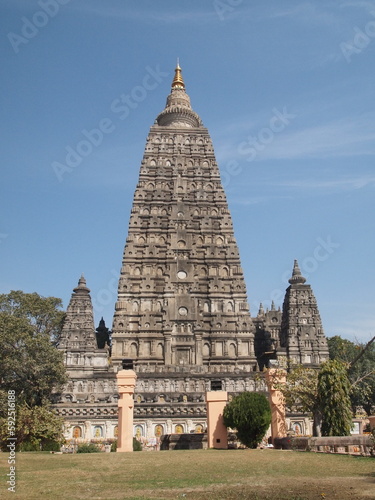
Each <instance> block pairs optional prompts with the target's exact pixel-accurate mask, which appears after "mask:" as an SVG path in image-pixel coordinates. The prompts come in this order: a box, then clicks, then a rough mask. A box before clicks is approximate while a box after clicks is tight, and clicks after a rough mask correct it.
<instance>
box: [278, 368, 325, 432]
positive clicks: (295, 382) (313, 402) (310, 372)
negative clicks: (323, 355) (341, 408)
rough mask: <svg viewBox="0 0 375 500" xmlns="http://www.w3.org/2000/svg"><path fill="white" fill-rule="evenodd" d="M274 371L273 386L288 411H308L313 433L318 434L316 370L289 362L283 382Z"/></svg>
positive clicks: (319, 414)
mask: <svg viewBox="0 0 375 500" xmlns="http://www.w3.org/2000/svg"><path fill="white" fill-rule="evenodd" d="M278 380H279V372H278V371H277V372H276V373H275V381H276V382H275V384H274V385H275V387H276V388H277V389H279V390H280V391H281V392H282V394H283V396H284V401H285V407H286V409H287V411H289V412H300V413H308V414H309V413H310V414H311V415H312V417H313V434H314V436H320V434H321V432H320V427H321V412H320V406H319V400H318V370H316V369H314V368H308V367H306V366H303V365H300V364H294V365H292V364H290V365H289V371H288V372H287V378H286V382H285V383H280V382H278Z"/></svg>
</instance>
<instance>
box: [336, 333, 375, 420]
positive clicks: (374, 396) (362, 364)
mask: <svg viewBox="0 0 375 500" xmlns="http://www.w3.org/2000/svg"><path fill="white" fill-rule="evenodd" d="M327 340H328V348H329V357H330V359H336V360H338V361H342V362H343V363H345V364H346V366H347V370H348V377H349V381H350V384H351V390H350V400H351V405H352V411H353V413H355V411H356V408H357V406H362V407H363V408H364V410H365V411H366V413H367V415H371V413H372V408H373V407H374V406H375V342H372V343H370V344H369V345H368V344H363V343H358V344H355V343H354V342H350V340H346V339H343V338H341V337H339V336H338V335H336V336H335V337H331V338H328V339H327ZM361 354H362V355H361ZM359 356H360V357H359Z"/></svg>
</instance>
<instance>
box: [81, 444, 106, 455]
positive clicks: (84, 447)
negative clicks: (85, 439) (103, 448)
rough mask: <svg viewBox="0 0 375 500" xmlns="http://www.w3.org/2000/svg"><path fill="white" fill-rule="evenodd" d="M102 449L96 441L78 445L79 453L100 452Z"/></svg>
mask: <svg viewBox="0 0 375 500" xmlns="http://www.w3.org/2000/svg"><path fill="white" fill-rule="evenodd" d="M99 452H100V450H99V448H98V447H97V446H96V444H94V443H83V444H80V445H78V448H77V453H99Z"/></svg>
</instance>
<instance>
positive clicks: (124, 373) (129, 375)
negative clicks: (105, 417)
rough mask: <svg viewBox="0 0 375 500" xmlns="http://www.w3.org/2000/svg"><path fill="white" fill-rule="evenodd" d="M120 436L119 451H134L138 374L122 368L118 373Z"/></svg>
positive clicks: (118, 439) (118, 441) (118, 440)
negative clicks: (134, 397) (135, 395)
mask: <svg viewBox="0 0 375 500" xmlns="http://www.w3.org/2000/svg"><path fill="white" fill-rule="evenodd" d="M116 378H117V385H118V392H119V396H120V397H119V400H118V438H117V451H119V452H123V451H133V412H134V400H133V394H134V388H135V381H136V379H137V375H136V374H135V372H134V371H133V370H120V371H119V372H118V373H117V375H116Z"/></svg>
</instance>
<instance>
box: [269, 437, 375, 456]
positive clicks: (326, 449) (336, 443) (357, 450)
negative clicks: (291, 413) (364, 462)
mask: <svg viewBox="0 0 375 500" xmlns="http://www.w3.org/2000/svg"><path fill="white" fill-rule="evenodd" d="M274 447H275V448H276V449H279V450H280V449H281V450H298V451H314V452H320V453H339V454H346V455H362V456H375V443H374V438H373V437H372V436H371V435H362V436H340V437H338V436H333V437H331V436H329V437H285V438H275V440H274Z"/></svg>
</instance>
